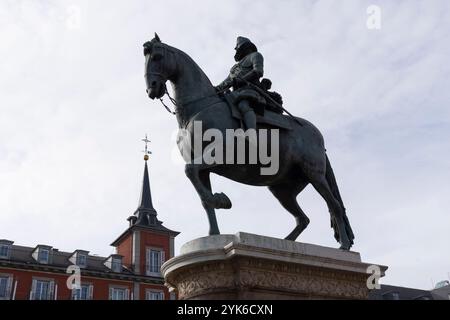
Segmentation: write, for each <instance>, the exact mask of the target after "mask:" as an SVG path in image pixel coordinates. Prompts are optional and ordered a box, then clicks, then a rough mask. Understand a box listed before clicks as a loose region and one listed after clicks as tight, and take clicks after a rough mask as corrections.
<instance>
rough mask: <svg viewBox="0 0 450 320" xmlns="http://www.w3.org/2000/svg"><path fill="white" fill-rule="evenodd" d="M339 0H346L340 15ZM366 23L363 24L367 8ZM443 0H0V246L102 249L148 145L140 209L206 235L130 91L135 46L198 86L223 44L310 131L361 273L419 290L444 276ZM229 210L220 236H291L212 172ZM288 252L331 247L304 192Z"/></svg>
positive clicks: (225, 53)
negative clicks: (148, 192) (181, 66)
mask: <svg viewBox="0 0 450 320" xmlns="http://www.w3.org/2000/svg"><path fill="white" fill-rule="evenodd" d="M344 3H345V5H344ZM371 4H375V5H378V6H379V8H380V9H381V29H379V30H373V29H368V28H367V25H366V20H367V18H368V14H367V12H366V10H367V8H368V6H369V5H371ZM449 16H450V2H449V1H446V0H442V1H434V0H431V1H413V0H410V1H375V0H373V1H357V0H348V1H345V2H344V1H331V0H330V1H326V0H323V1H258V2H254V1H226V2H225V1H222V2H220V3H219V2H217V1H186V0H183V1H126V2H124V1H120V2H119V1H109V2H108V4H107V5H106V4H105V2H104V1H76V0H73V1H68V2H65V1H31V0H30V1H25V0H23V1H19V0H10V1H8V0H2V1H1V2H0V58H1V63H0V111H1V113H0V238H6V239H11V240H14V241H15V243H16V244H20V245H28V246H34V245H36V244H38V243H44V244H49V245H53V246H54V247H56V248H59V249H60V250H66V251H72V250H75V249H77V248H79V249H86V250H89V251H90V252H91V253H97V254H101V255H108V254H110V253H112V251H113V248H112V247H110V246H109V244H110V243H111V242H112V241H113V240H114V239H115V238H116V236H118V235H119V234H120V233H121V232H122V231H123V230H124V229H125V228H126V227H127V221H126V218H127V217H128V216H129V215H130V214H131V213H132V212H133V211H134V210H135V209H136V206H137V202H138V198H139V192H140V190H139V189H140V183H141V179H142V173H143V166H144V162H143V160H142V153H141V151H142V149H143V145H142V142H141V141H140V139H141V138H142V137H143V136H144V134H145V133H148V134H149V137H150V139H151V140H152V143H151V150H152V151H153V155H152V157H151V160H150V161H149V166H150V181H151V187H152V194H153V199H154V205H155V208H156V209H157V210H158V214H159V218H160V219H161V220H163V221H164V224H165V225H166V226H167V227H169V228H171V229H174V230H178V231H181V234H180V235H179V236H178V237H177V241H176V243H177V250H179V248H180V246H181V245H182V244H183V243H185V242H186V241H188V240H191V239H194V238H197V237H201V236H205V235H206V234H207V231H208V224H207V220H206V216H205V213H204V211H203V208H202V206H201V204H200V202H199V199H198V196H197V195H196V193H195V190H194V188H193V187H192V185H191V184H190V182H189V181H188V180H187V178H186V177H185V175H184V170H183V166H182V165H181V164H179V163H177V162H176V161H175V160H174V159H175V157H174V154H175V153H176V149H175V142H174V132H175V129H176V126H177V124H176V120H175V118H174V117H172V116H171V115H170V114H168V113H167V112H166V111H165V110H164V109H163V108H162V107H161V105H160V104H159V103H157V102H155V101H151V100H149V99H148V97H147V96H146V94H145V83H144V78H143V64H144V57H143V55H142V43H143V42H145V41H147V40H150V39H151V38H152V37H153V32H155V31H157V32H158V33H159V35H160V37H161V39H162V40H163V41H164V42H166V43H168V44H170V45H173V46H175V47H178V48H180V49H182V50H183V51H185V52H187V53H188V54H189V55H190V56H191V57H192V58H193V59H194V60H195V61H197V62H198V64H199V65H200V66H201V67H202V68H203V70H204V71H205V72H206V74H207V75H208V76H209V77H210V79H211V80H212V82H213V83H218V82H220V81H221V80H223V78H224V77H225V76H226V75H227V72H228V70H229V68H230V67H231V65H232V63H233V54H234V52H233V48H234V45H235V38H236V36H238V35H244V36H247V37H250V38H251V39H252V40H253V41H254V42H255V43H256V44H257V46H258V48H259V50H260V51H261V52H262V54H263V55H264V57H265V66H266V76H268V77H269V78H271V79H272V80H273V83H274V89H276V90H277V91H279V92H281V93H282V94H283V97H284V101H285V106H286V107H287V108H288V109H289V110H290V111H291V112H292V113H294V114H296V115H298V116H301V117H304V118H306V119H308V120H310V121H311V122H313V123H314V124H315V125H316V126H317V127H318V128H320V130H321V131H322V133H323V135H324V137H325V141H326V147H327V150H328V155H329V157H330V159H331V162H332V165H333V168H334V171H335V174H336V176H337V180H338V183H339V185H340V189H341V194H342V196H343V199H344V203H345V205H346V208H347V212H348V215H349V218H350V221H351V223H352V226H353V229H354V231H355V235H356V244H355V246H354V247H353V249H354V250H355V251H358V252H360V253H361V255H362V258H363V260H364V261H366V262H373V263H379V264H384V265H388V266H389V270H388V272H387V276H386V278H384V280H383V281H382V282H383V283H389V284H395V285H403V286H411V287H418V288H425V289H427V288H430V287H431V285H432V282H437V281H438V280H443V279H446V278H448V277H449V275H448V273H449V272H450V255H449V244H450V232H449V228H450V210H449V208H450V182H449V180H450V162H449V160H448V157H450V141H449V136H450V90H449V87H450V86H449V85H450V81H449V80H450V64H449V58H448V57H449V56H450V20H449V19H448V17H449ZM212 183H213V189H214V191H218V192H221V191H222V192H225V193H226V194H227V195H228V196H229V197H230V199H231V200H232V202H233V208H232V209H231V210H229V211H225V210H220V211H218V212H217V215H218V220H219V225H220V228H221V231H222V233H236V232H238V231H245V232H250V233H256V234H262V235H268V236H273V237H280V238H283V237H285V236H286V235H287V234H288V233H289V232H290V231H291V229H292V228H293V227H294V221H293V219H292V217H291V215H290V214H289V213H287V212H285V211H284V210H283V209H282V208H281V207H280V205H279V204H278V202H277V201H276V199H275V198H273V197H272V195H271V194H270V192H269V191H268V190H267V189H266V188H256V187H249V186H245V185H241V184H238V183H235V182H231V181H227V180H225V179H224V178H222V177H216V176H214V177H213V180H212ZM298 200H299V201H300V203H301V205H302V208H303V209H304V211H305V212H306V214H307V215H308V216H309V217H310V219H311V224H310V226H309V227H308V229H307V230H306V231H305V232H304V233H303V234H302V235H301V236H300V238H299V241H303V242H308V243H315V244H320V245H325V246H331V247H338V244H337V243H336V242H335V241H334V238H333V234H332V230H331V229H330V228H329V215H328V212H327V209H326V206H325V203H324V202H323V200H322V199H321V198H320V196H319V195H318V194H317V193H316V192H315V191H314V190H313V188H312V187H311V186H308V187H307V188H306V189H305V191H304V192H303V193H302V194H301V195H300V196H299V197H298Z"/></svg>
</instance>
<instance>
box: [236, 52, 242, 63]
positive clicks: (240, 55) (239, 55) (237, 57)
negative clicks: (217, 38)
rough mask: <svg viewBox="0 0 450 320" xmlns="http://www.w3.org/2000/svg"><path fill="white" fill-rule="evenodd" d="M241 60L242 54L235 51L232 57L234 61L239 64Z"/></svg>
mask: <svg viewBox="0 0 450 320" xmlns="http://www.w3.org/2000/svg"><path fill="white" fill-rule="evenodd" d="M241 59H242V54H241V53H240V52H239V50H237V51H236V54H235V55H234V61H236V62H239V61H240V60H241Z"/></svg>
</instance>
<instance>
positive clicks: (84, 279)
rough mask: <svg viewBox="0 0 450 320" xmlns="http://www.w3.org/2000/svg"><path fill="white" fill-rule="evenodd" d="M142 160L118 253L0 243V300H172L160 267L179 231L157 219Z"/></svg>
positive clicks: (170, 251)
mask: <svg viewBox="0 0 450 320" xmlns="http://www.w3.org/2000/svg"><path fill="white" fill-rule="evenodd" d="M144 159H145V167H144V179H143V183H142V191H141V198H140V202H139V206H138V208H137V210H136V211H135V212H134V214H133V215H132V216H130V217H129V218H128V221H129V227H128V228H127V229H126V230H125V231H124V232H123V233H122V234H121V235H120V236H119V237H118V238H117V239H116V240H114V242H113V243H112V244H111V245H112V246H114V247H115V248H116V254H112V255H110V256H109V257H99V256H97V255H90V254H89V252H88V251H85V250H76V251H74V252H63V251H59V250H57V249H55V248H52V247H51V246H48V245H37V246H36V247H24V246H18V245H14V242H13V241H10V240H0V300H10V299H11V300H69V299H73V300H108V299H109V300H161V299H174V298H175V297H174V296H173V295H172V294H170V293H169V292H168V290H167V288H166V287H165V286H164V279H163V278H162V276H161V273H160V267H161V264H162V263H164V261H165V260H166V259H169V258H170V257H172V256H173V255H174V238H175V237H176V236H177V235H178V232H175V231H172V230H169V229H167V228H166V227H164V226H163V225H162V222H161V221H159V220H158V218H157V213H156V210H155V209H154V208H153V204H152V197H151V192H150V182H149V177H148V168H147V160H148V156H147V155H146V156H145V158H144ZM78 271H79V273H78ZM77 274H79V277H78V276H77ZM69 277H70V279H69ZM77 279H79V281H77ZM68 280H69V281H68ZM68 282H69V283H68Z"/></svg>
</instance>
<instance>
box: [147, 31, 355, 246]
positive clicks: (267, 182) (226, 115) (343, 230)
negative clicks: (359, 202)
mask: <svg viewBox="0 0 450 320" xmlns="http://www.w3.org/2000/svg"><path fill="white" fill-rule="evenodd" d="M144 55H145V80H146V84H147V94H148V96H149V97H150V98H151V99H155V98H158V99H159V98H161V97H163V96H164V94H165V93H166V92H167V89H166V85H165V83H166V81H170V82H171V84H172V87H173V91H174V92H173V93H174V98H173V102H174V104H175V105H176V115H177V120H178V125H179V129H181V130H187V132H189V133H191V135H190V137H194V131H193V130H194V128H193V123H194V122H195V121H201V123H202V128H203V131H204V130H207V129H210V128H215V129H218V130H220V131H221V132H222V133H223V134H224V136H225V130H227V129H238V128H240V127H241V123H240V121H239V120H237V119H235V118H233V117H232V114H231V111H230V108H229V107H228V105H227V103H226V102H225V101H224V99H223V98H222V97H221V96H219V94H217V93H216V91H215V89H214V87H213V85H212V84H211V82H210V80H209V79H208V77H207V76H206V75H205V73H204V72H203V71H202V70H201V69H200V67H199V66H198V65H197V64H196V63H195V62H194V60H192V58H190V57H189V56H188V55H187V54H186V53H184V52H183V51H181V50H179V49H176V48H174V47H171V46H169V45H167V44H164V43H162V42H161V40H160V39H159V37H158V36H157V35H156V34H155V38H154V39H152V40H151V41H148V42H146V43H145V44H144ZM285 117H286V118H288V120H286V121H289V122H290V123H291V125H292V129H291V130H280V131H279V138H280V139H279V163H280V165H279V170H278V172H277V173H276V174H274V175H261V174H260V171H259V169H260V167H261V166H260V165H254V164H253V165H252V164H218V163H214V164H206V163H199V164H198V163H195V162H194V163H193V162H192V161H190V162H188V163H187V164H186V166H185V173H186V175H187V177H188V178H189V179H190V181H191V182H192V184H193V186H194V187H195V189H196V191H197V193H198V195H199V196H200V199H201V202H202V205H203V207H204V209H205V211H206V213H207V215H208V220H209V226H210V230H209V234H210V235H213V234H220V232H219V227H218V225H217V220H216V214H215V209H219V208H224V209H229V208H231V201H230V200H229V198H228V197H227V196H226V195H225V194H223V193H214V194H213V193H212V191H211V183H210V177H209V175H210V173H211V172H213V173H216V174H219V175H221V176H224V177H226V178H228V179H232V180H234V181H237V182H241V183H244V184H248V185H254V186H267V187H268V188H269V190H270V191H271V192H272V193H273V195H274V196H275V197H276V198H277V199H278V201H279V202H280V203H281V205H282V206H283V207H284V208H285V209H286V210H287V211H289V212H290V213H291V214H292V215H293V216H294V217H295V220H296V227H295V228H294V230H292V232H291V233H290V234H289V235H288V236H287V237H286V239H287V240H292V241H295V240H296V239H297V237H298V236H299V235H300V234H301V233H302V231H303V230H304V229H305V228H306V227H307V226H308V224H309V219H308V217H307V216H306V215H305V213H304V212H303V211H302V209H301V208H300V206H299V205H298V203H297V201H296V197H297V195H298V194H299V193H300V192H301V191H302V190H303V189H304V188H305V187H306V186H307V185H308V184H309V183H311V184H312V186H313V187H314V188H315V189H316V190H317V192H318V193H319V194H320V195H321V196H322V197H323V199H324V200H325V201H326V203H327V206H328V210H329V212H330V218H331V226H332V228H333V229H334V237H335V238H336V240H337V241H338V242H339V243H340V245H341V247H340V248H341V249H344V250H349V249H350V247H351V246H352V244H353V239H354V235H353V231H352V229H351V226H350V223H349V221H348V218H347V215H346V212H345V208H344V204H343V202H342V199H341V196H340V194H339V189H338V186H337V183H336V180H335V177H334V174H333V170H332V168H331V165H330V162H329V160H328V157H327V155H326V150H325V147H324V141H323V137H322V134H321V133H320V131H319V130H318V129H317V128H316V127H315V126H314V125H313V124H311V123H310V122H308V121H307V120H305V119H302V118H295V119H296V120H295V121H294V119H293V118H289V117H287V116H285ZM299 123H300V124H301V125H299ZM264 127H265V128H270V126H268V125H265V124H261V123H259V124H258V128H259V129H260V128H264ZM188 142H189V143H191V145H193V143H194V142H193V141H188ZM185 144H186V142H183V141H180V142H179V143H178V146H179V148H180V151H182V149H183V145H185ZM202 146H204V145H202ZM182 152H183V151H182Z"/></svg>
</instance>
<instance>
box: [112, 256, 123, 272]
mask: <svg viewBox="0 0 450 320" xmlns="http://www.w3.org/2000/svg"><path fill="white" fill-rule="evenodd" d="M111 269H112V271H114V272H122V260H121V259H114V258H113V259H112V262H111Z"/></svg>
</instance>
